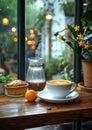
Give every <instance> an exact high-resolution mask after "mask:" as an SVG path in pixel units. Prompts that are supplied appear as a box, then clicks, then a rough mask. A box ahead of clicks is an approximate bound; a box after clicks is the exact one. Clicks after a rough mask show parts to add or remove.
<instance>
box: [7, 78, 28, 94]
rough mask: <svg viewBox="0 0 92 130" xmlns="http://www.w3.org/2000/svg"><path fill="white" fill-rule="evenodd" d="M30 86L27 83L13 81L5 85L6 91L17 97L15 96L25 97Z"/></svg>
mask: <svg viewBox="0 0 92 130" xmlns="http://www.w3.org/2000/svg"><path fill="white" fill-rule="evenodd" d="M28 85H29V84H28V83H27V82H25V81H22V80H13V81H11V82H10V83H8V84H6V85H5V89H6V90H7V94H8V95H15V96H18V95H24V94H25V92H26V90H27V87H28Z"/></svg>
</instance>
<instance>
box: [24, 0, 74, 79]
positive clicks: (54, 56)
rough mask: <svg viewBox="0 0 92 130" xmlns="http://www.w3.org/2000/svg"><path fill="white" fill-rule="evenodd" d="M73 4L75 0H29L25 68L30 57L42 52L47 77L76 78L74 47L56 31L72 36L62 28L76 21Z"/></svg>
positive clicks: (68, 36)
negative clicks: (63, 40) (72, 48)
mask: <svg viewBox="0 0 92 130" xmlns="http://www.w3.org/2000/svg"><path fill="white" fill-rule="evenodd" d="M74 4H75V3H74V0H69V1H67V2H66V1H62V0H61V1H60V0H48V1H45V0H35V1H30V0H26V9H25V11H26V25H25V27H26V44H25V46H26V55H25V56H26V70H27V68H28V60H27V59H28V57H35V56H39V57H42V58H43V59H44V62H45V69H46V78H47V79H49V78H64V79H73V51H72V50H71V49H70V48H69V47H68V46H67V45H65V44H64V43H63V42H62V41H60V40H59V39H57V38H56V37H55V35H54V34H55V33H56V32H58V31H61V32H62V33H63V34H64V35H66V36H67V38H68V39H70V40H71V34H70V32H69V31H62V30H63V29H64V27H65V25H67V24H72V25H73V24H74V14H75V12H74V11H75V9H74V7H75V6H74ZM46 16H47V17H46ZM70 61H71V62H70Z"/></svg>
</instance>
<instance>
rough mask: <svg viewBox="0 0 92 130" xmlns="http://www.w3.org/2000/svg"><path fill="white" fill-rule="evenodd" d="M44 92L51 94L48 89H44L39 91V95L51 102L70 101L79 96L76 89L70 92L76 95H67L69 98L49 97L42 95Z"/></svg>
mask: <svg viewBox="0 0 92 130" xmlns="http://www.w3.org/2000/svg"><path fill="white" fill-rule="evenodd" d="M43 93H48V94H49V92H48V90H43V91H41V92H38V97H39V98H40V99H42V100H44V101H46V102H51V103H68V102H71V101H73V100H75V99H76V98H78V97H79V93H78V92H76V91H74V92H72V93H71V94H70V95H72V94H73V93H75V96H72V97H71V98H70V97H69V96H70V95H68V96H67V97H69V98H54V97H50V98H47V97H45V96H42V94H43Z"/></svg>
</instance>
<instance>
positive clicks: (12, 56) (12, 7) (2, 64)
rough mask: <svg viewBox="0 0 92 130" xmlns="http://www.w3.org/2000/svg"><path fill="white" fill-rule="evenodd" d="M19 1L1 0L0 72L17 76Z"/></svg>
mask: <svg viewBox="0 0 92 130" xmlns="http://www.w3.org/2000/svg"><path fill="white" fill-rule="evenodd" d="M16 25H17V1H16V0H12V1H11V0H7V1H6V0H0V71H1V72H0V73H3V74H4V75H7V74H12V75H13V76H14V78H16V77H17V40H18V39H17V26H16Z"/></svg>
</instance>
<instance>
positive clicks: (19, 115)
mask: <svg viewBox="0 0 92 130" xmlns="http://www.w3.org/2000/svg"><path fill="white" fill-rule="evenodd" d="M78 92H79V97H78V98H77V99H76V100H75V101H73V102H71V103H66V104H62V103H61V104H54V103H47V102H45V101H42V100H39V99H38V100H37V101H35V102H33V103H29V102H27V101H25V99H24V97H20V98H12V97H8V96H4V95H0V130H24V129H26V128H32V127H39V126H44V125H52V124H61V123H67V122H76V121H83V120H89V119H92V93H88V92H83V91H80V90H78Z"/></svg>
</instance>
